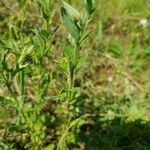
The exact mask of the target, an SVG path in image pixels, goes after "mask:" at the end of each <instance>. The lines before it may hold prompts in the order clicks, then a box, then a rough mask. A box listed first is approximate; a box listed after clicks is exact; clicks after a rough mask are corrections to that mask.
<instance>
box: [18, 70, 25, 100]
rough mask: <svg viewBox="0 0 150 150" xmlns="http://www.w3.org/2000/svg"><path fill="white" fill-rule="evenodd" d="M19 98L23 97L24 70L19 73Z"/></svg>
mask: <svg viewBox="0 0 150 150" xmlns="http://www.w3.org/2000/svg"><path fill="white" fill-rule="evenodd" d="M19 84H20V97H21V99H22V98H23V96H24V69H22V70H21V71H20V72H19Z"/></svg>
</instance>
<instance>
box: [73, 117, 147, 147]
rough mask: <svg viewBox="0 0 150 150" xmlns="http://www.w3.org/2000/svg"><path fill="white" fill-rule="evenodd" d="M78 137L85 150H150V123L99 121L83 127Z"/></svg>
mask: <svg viewBox="0 0 150 150" xmlns="http://www.w3.org/2000/svg"><path fill="white" fill-rule="evenodd" d="M97 120H99V118H97ZM76 137H77V139H76V141H77V143H80V144H81V143H83V145H84V149H85V150H150V122H145V121H143V120H136V121H134V122H129V123H127V121H122V120H121V119H120V118H115V119H114V120H111V121H107V122H106V121H105V122H103V121H97V122H96V123H94V124H92V125H91V124H84V125H82V126H81V127H80V132H78V133H77V135H76ZM79 147H80V146H79ZM75 149H81V147H80V148H75Z"/></svg>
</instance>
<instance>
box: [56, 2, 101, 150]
mask: <svg viewBox="0 0 150 150" xmlns="http://www.w3.org/2000/svg"><path fill="white" fill-rule="evenodd" d="M97 2H98V1H93V0H86V1H85V8H86V9H85V11H84V12H82V13H79V12H78V11H77V10H76V9H75V8H74V7H72V6H71V5H69V4H68V3H67V2H65V1H62V7H61V17H62V20H63V22H64V25H65V26H66V29H67V30H68V32H69V35H70V36H71V37H70V38H69V39H68V40H67V42H63V44H62V45H63V49H64V62H63V64H60V67H61V68H62V70H63V71H64V73H65V75H66V76H67V81H68V84H67V85H68V86H67V97H66V100H67V110H68V115H67V120H66V122H67V124H69V125H67V126H69V127H67V129H66V130H68V128H70V122H72V118H73V115H74V113H75V112H74V111H75V110H72V111H73V112H71V113H70V112H69V110H70V109H72V108H73V109H75V108H74V104H75V103H76V102H77V100H78V99H77V97H76V89H75V85H74V80H75V76H76V74H77V72H78V71H79V70H80V67H81V66H82V64H83V63H84V62H85V60H86V58H85V57H84V56H82V55H81V50H82V45H83V42H84V41H85V40H86V39H87V37H88V36H89V35H90V33H91V30H89V29H88V28H87V27H88V23H89V22H90V20H91V19H92V14H93V13H94V11H95V9H96V6H97ZM64 64H65V65H64ZM73 122H74V120H73ZM71 124H72V123H71ZM65 134H66V132H65ZM63 138H64V134H63V135H62V137H61V139H60V142H59V144H58V149H59V148H61V142H62V141H63Z"/></svg>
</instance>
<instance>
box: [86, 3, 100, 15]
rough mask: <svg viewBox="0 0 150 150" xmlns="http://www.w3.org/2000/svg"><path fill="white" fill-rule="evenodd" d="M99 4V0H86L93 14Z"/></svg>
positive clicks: (89, 12)
mask: <svg viewBox="0 0 150 150" xmlns="http://www.w3.org/2000/svg"><path fill="white" fill-rule="evenodd" d="M97 5H98V0H85V6H86V10H87V12H88V14H89V15H92V13H93V12H94V11H95V9H96V7H97Z"/></svg>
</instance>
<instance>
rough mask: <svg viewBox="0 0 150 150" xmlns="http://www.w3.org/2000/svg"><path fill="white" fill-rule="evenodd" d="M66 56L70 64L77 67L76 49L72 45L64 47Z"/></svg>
mask: <svg viewBox="0 0 150 150" xmlns="http://www.w3.org/2000/svg"><path fill="white" fill-rule="evenodd" d="M64 54H65V56H66V58H67V59H68V62H71V63H72V65H75V63H76V57H75V49H74V48H73V47H72V46H71V45H68V44H67V45H66V44H65V45H64Z"/></svg>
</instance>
